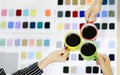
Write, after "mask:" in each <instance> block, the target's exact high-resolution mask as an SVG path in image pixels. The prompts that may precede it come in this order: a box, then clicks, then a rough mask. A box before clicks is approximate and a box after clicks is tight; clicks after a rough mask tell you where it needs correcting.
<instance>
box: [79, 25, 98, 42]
mask: <svg viewBox="0 0 120 75" xmlns="http://www.w3.org/2000/svg"><path fill="white" fill-rule="evenodd" d="M86 26H92V27H94V28H95V30H96V32H97V33H96V35H95V36H94V37H93V38H91V39H88V38H85V37H83V35H82V32H83V29H84V28H85V27H86ZM80 34H81V36H82V38H83V39H85V40H95V39H96V37H97V36H98V29H97V27H96V26H95V25H94V24H92V23H86V24H84V25H83V26H82V27H81V29H80Z"/></svg>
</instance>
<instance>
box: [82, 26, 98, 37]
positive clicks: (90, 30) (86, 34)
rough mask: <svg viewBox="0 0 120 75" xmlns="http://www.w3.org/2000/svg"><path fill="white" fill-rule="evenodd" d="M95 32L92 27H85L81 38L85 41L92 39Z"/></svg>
mask: <svg viewBox="0 0 120 75" xmlns="http://www.w3.org/2000/svg"><path fill="white" fill-rule="evenodd" d="M96 34H97V31H96V29H95V28H94V27H93V26H86V27H85V28H84V29H83V31H82V36H83V37H84V38H86V39H92V38H94V37H95V36H96Z"/></svg>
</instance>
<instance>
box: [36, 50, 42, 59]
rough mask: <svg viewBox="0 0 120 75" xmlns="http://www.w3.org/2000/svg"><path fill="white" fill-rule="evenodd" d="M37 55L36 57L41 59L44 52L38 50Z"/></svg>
mask: <svg viewBox="0 0 120 75" xmlns="http://www.w3.org/2000/svg"><path fill="white" fill-rule="evenodd" d="M35 57H36V59H41V58H42V53H41V52H38V51H37V52H36V55H35Z"/></svg>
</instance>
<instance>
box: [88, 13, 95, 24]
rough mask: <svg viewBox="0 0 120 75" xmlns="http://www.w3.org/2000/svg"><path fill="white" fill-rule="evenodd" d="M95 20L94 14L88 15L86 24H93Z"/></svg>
mask: <svg viewBox="0 0 120 75" xmlns="http://www.w3.org/2000/svg"><path fill="white" fill-rule="evenodd" d="M95 20H96V16H95V14H94V13H92V14H90V16H89V18H88V22H94V21H95Z"/></svg>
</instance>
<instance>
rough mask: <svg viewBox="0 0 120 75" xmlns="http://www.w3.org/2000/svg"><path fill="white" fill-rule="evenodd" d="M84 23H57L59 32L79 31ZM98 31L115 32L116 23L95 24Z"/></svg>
mask: <svg viewBox="0 0 120 75" xmlns="http://www.w3.org/2000/svg"><path fill="white" fill-rule="evenodd" d="M83 24H84V23H69V22H68V23H64V22H59V23H57V30H79V29H80V27H81V26H82V25H83ZM95 25H96V27H97V28H98V30H115V29H116V28H115V27H116V25H115V23H107V22H106V23H95Z"/></svg>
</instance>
